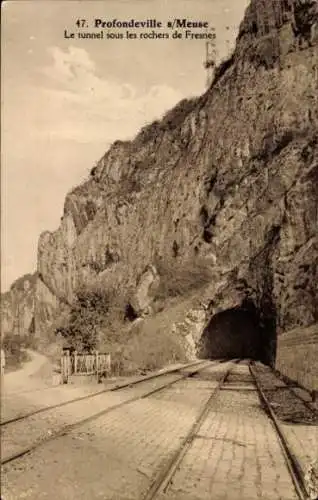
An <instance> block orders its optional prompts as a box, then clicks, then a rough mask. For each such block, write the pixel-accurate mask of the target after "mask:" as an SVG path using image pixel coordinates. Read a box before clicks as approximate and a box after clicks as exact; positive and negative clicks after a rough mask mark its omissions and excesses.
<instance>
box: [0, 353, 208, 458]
mask: <svg viewBox="0 0 318 500" xmlns="http://www.w3.org/2000/svg"><path fill="white" fill-rule="evenodd" d="M216 363H218V361H199V362H195V363H189V364H187V365H183V366H182V367H178V368H174V369H172V370H167V371H164V372H159V373H156V374H152V375H148V376H145V377H141V378H138V379H136V380H132V381H129V382H125V383H122V384H119V385H116V386H114V387H112V388H107V389H103V390H102V391H98V392H97V393H94V394H89V395H87V396H82V397H80V398H75V399H73V400H69V401H64V402H63V403H59V404H55V405H52V406H50V407H45V408H39V409H37V410H35V411H32V412H30V413H27V414H25V415H19V416H17V417H15V418H11V419H8V420H6V421H4V422H1V433H2V440H5V437H6V436H5V432H6V430H7V429H8V428H11V427H12V425H15V424H19V423H20V422H23V423H24V424H25V423H26V422H28V421H29V420H30V419H32V418H33V417H34V416H36V415H38V414H40V413H49V412H52V410H56V409H57V408H60V407H65V406H67V405H74V404H75V403H77V402H79V401H83V400H92V399H93V398H96V397H97V396H101V395H105V394H107V393H111V392H115V391H120V390H121V389H126V388H133V387H135V386H140V385H141V384H143V383H145V382H148V381H152V380H154V379H161V378H164V377H170V376H171V375H172V376H173V377H172V379H169V380H168V381H167V382H165V383H163V384H162V385H159V386H158V387H155V388H153V387H152V388H151V390H146V391H144V392H141V394H138V395H136V396H132V397H129V396H128V397H127V399H125V400H124V401H121V402H119V403H115V404H113V405H111V406H109V407H107V408H105V409H103V410H101V411H98V412H96V413H93V414H90V415H89V416H87V417H85V418H82V419H79V420H77V421H75V422H73V423H71V424H66V425H62V426H61V427H60V428H59V429H58V430H57V431H50V432H49V434H46V435H45V436H44V437H40V438H37V439H34V440H33V441H32V442H30V443H29V444H28V445H27V446H24V447H23V448H20V449H19V450H17V451H14V452H13V453H10V454H8V455H4V456H3V455H2V457H1V465H5V464H8V463H10V462H13V461H14V460H16V459H18V458H20V457H22V456H24V455H26V454H28V453H30V452H31V451H33V450H35V449H36V448H38V447H39V446H41V445H43V444H44V443H46V442H48V441H51V440H52V439H55V438H58V437H60V436H62V435H65V434H67V433H69V432H71V431H72V430H73V429H74V428H75V427H78V426H80V425H83V424H85V423H88V422H90V421H92V420H94V419H97V418H98V417H100V416H102V415H105V414H107V413H109V412H111V411H114V410H115V409H118V408H120V407H122V406H124V405H127V404H129V403H131V402H133V401H137V400H138V399H143V398H147V397H149V396H151V395H153V394H155V393H156V392H159V391H162V390H164V389H166V388H167V387H170V386H171V385H173V384H175V383H176V382H179V381H181V380H184V379H187V378H189V377H193V376H194V375H195V374H197V373H199V372H200V371H201V370H203V369H204V368H206V367H207V366H211V365H213V364H216ZM182 372H183V373H182Z"/></svg>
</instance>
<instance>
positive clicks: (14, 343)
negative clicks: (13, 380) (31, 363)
mask: <svg viewBox="0 0 318 500" xmlns="http://www.w3.org/2000/svg"><path fill="white" fill-rule="evenodd" d="M26 344H28V342H26V339H25V338H24V337H22V336H20V335H14V334H12V333H7V334H5V335H4V337H3V341H2V348H3V349H4V352H5V356H6V369H7V368H9V369H10V368H11V369H12V368H18V367H19V366H20V364H21V363H23V362H25V361H27V360H28V354H27V352H25V350H24V348H25V347H27V345H26Z"/></svg>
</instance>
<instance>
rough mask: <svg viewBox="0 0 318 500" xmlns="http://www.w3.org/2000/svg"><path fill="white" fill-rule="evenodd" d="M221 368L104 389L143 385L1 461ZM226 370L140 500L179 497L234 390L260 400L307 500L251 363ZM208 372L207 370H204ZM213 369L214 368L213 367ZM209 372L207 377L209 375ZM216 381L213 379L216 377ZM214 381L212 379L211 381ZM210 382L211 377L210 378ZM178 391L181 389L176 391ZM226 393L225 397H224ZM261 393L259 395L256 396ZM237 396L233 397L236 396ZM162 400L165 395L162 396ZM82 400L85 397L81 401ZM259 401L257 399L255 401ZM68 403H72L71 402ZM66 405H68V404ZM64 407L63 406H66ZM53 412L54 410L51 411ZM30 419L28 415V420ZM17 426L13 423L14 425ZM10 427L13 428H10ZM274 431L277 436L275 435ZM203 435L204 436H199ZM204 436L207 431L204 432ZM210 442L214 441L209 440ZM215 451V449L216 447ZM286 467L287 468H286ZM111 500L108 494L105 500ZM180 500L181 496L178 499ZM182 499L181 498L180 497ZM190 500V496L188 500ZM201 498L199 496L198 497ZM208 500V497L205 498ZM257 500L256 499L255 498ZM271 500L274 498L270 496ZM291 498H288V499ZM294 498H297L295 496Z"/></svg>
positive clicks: (185, 370)
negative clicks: (180, 484)
mask: <svg viewBox="0 0 318 500" xmlns="http://www.w3.org/2000/svg"><path fill="white" fill-rule="evenodd" d="M216 365H217V366H218V365H220V361H214V362H211V361H210V362H206V361H203V362H198V363H196V364H190V365H187V366H184V367H181V368H178V369H174V370H172V371H171V372H170V373H167V372H164V373H159V374H155V375H152V376H148V377H143V378H141V379H138V380H136V381H133V382H130V383H125V384H122V385H120V386H117V387H116V388H112V389H111V390H110V389H107V390H104V391H102V392H114V391H119V390H120V389H125V388H127V387H130V386H131V387H141V386H142V391H141V393H140V394H138V395H133V396H132V397H130V398H128V399H126V400H125V401H122V402H120V403H118V404H115V405H112V406H110V407H108V408H106V409H103V410H102V411H100V412H96V413H94V414H91V415H90V416H89V417H87V418H84V419H80V420H78V421H77V422H75V423H72V424H70V425H65V426H63V427H62V428H61V429H59V430H58V431H57V432H54V434H53V435H52V436H50V437H49V438H45V439H42V440H41V441H39V442H34V443H33V444H32V443H30V444H29V445H28V446H27V447H25V448H24V449H21V450H19V451H18V452H16V453H14V454H12V455H11V456H7V457H4V459H3V460H2V464H7V463H10V462H14V460H16V459H17V458H19V457H22V456H23V455H26V454H28V453H29V452H31V451H32V450H34V449H36V448H38V447H39V446H41V445H42V444H44V443H46V442H47V441H48V440H51V439H55V438H58V437H60V436H63V435H65V434H68V433H70V432H71V431H72V430H73V429H75V428H76V427H79V426H81V425H83V424H85V423H88V422H90V421H92V420H95V419H97V418H98V417H100V416H103V415H106V414H107V413H109V412H111V411H113V410H115V409H118V408H119V407H122V406H124V405H127V404H129V403H132V402H135V401H137V400H140V399H143V398H148V397H150V396H151V395H153V394H155V393H160V391H164V389H167V388H169V387H171V386H173V385H174V384H176V383H177V382H179V381H181V380H185V379H189V380H191V379H195V378H196V377H198V378H199V379H202V380H205V379H204V377H205V376H209V373H208V372H209V367H211V366H212V367H213V366H216ZM223 366H224V368H223V369H221V370H219V369H217V371H216V372H214V374H212V379H213V380H214V383H216V385H213V386H211V388H209V389H208V391H210V392H209V393H208V396H207V399H205V400H204V402H203V405H202V407H200V406H199V407H198V410H199V411H198V414H197V415H196V418H195V420H194V422H192V425H191V427H190V428H188V429H187V431H186V433H185V434H182V438H181V439H180V444H178V446H177V447H175V448H172V449H171V454H170V456H169V457H168V459H165V460H164V461H163V462H162V463H161V464H160V466H159V467H158V468H157V472H156V473H155V475H154V476H153V477H150V478H149V483H148V486H147V487H145V489H144V490H143V493H141V494H140V495H139V496H138V498H139V499H140V500H159V499H160V500H161V499H162V498H167V500H169V498H176V497H175V496H173V491H172V497H170V496H169V494H170V493H171V492H170V487H171V485H173V484H174V481H175V476H176V475H178V473H179V472H180V470H182V469H184V470H187V467H186V460H187V456H188V452H189V451H190V448H191V447H192V446H193V445H194V443H195V442H196V439H197V438H200V437H201V438H202V437H204V436H202V432H203V430H202V427H204V424H205V423H206V420H208V416H209V415H210V418H212V419H214V418H217V416H218V414H217V413H215V411H218V409H217V405H216V407H214V403H215V401H216V399H217V397H222V394H223V395H224V396H225V394H226V392H227V395H228V397H229V398H232V393H230V391H235V392H236V393H237V394H240V393H242V396H243V394H248V391H254V392H253V394H254V395H255V396H253V398H256V399H257V400H258V397H259V401H260V404H259V406H258V408H259V410H258V411H259V413H260V414H263V415H264V416H263V417H262V418H263V419H265V420H266V421H267V422H268V419H267V417H265V414H264V412H265V413H266V415H267V416H268V417H269V418H270V420H271V422H272V425H271V424H270V423H268V424H267V425H268V426H269V427H270V428H271V429H272V430H271V432H272V433H273V437H274V435H275V434H276V436H277V441H278V443H279V447H280V449H281V451H282V455H281V459H280V460H281V463H282V464H283V465H282V467H283V468H284V470H286V473H285V474H286V477H288V475H289V476H290V478H291V482H290V488H293V485H294V490H295V494H297V497H298V498H299V499H301V500H307V499H308V498H309V494H308V491H307V490H306V484H305V482H304V479H303V475H302V473H301V470H300V466H299V464H298V463H297V460H296V459H295V457H294V456H293V454H292V452H291V450H290V449H289V445H288V442H287V440H286V438H285V436H284V433H283V431H282V429H281V426H280V424H279V421H278V420H277V418H276V417H275V414H274V413H273V410H272V408H271V406H270V404H269V402H268V400H267V399H266V395H265V394H264V391H263V390H262V387H261V385H260V383H259V381H258V378H257V373H256V372H255V370H254V369H253V364H252V363H251V362H250V361H249V360H228V361H226V365H223ZM205 369H207V370H206V371H205ZM213 370H214V368H213ZM174 372H176V376H175V377H173V378H169V380H167V377H168V375H169V376H171V374H172V375H173V374H174ZM206 373H207V375H206ZM163 375H166V378H165V377H163V379H162V381H163V383H162V384H159V385H158V386H156V387H147V384H146V382H147V380H151V379H160V378H161V377H162V376H163ZM215 376H216V378H213V377H215ZM212 379H211V380H212ZM207 380H209V378H208V379H207ZM142 382H145V384H146V387H144V385H142ZM176 392H178V390H177V391H176ZM224 393H225V394H224ZM257 394H258V396H257ZM233 396H234V394H233ZM90 397H94V395H89V397H85V398H84V399H89V398H90ZM159 397H160V398H161V397H162V396H159ZM165 397H166V396H165ZM237 397H240V396H237ZM80 399H82V398H80ZM255 401H256V400H255ZM68 403H69V404H70V403H71V402H68ZM66 404H67V403H66ZM63 406H64V404H63ZM51 409H52V408H51ZM211 411H212V412H214V415H213V416H212V417H211V414H210V412H211ZM28 418H29V417H28V416H27V417H26V419H28ZM12 424H14V422H12ZM6 426H9V424H6ZM9 427H10V426H9ZM274 432H275V434H274ZM200 434H201V436H200ZM203 434H204V432H203ZM208 439H211V438H208ZM215 439H218V440H222V439H225V441H231V439H227V438H222V437H217V438H215ZM238 445H239V446H245V445H244V444H240V443H238ZM279 447H278V444H277V449H278V450H279ZM213 450H214V448H213ZM285 465H286V467H285ZM287 471H288V472H287ZM106 497H107V498H109V497H108V496H107V495H106V496H105V498H106ZM178 498H179V497H178ZM180 498H182V496H181V497H180ZM187 498H188V497H187ZM198 498H199V497H198ZM204 498H205V497H204ZM253 498H254V497H253ZM270 498H272V497H270ZM288 498H289V497H288ZM293 498H294V497H293Z"/></svg>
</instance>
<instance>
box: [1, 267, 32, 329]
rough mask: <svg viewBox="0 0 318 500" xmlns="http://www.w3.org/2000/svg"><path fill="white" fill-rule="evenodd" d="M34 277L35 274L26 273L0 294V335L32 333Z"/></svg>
mask: <svg viewBox="0 0 318 500" xmlns="http://www.w3.org/2000/svg"><path fill="white" fill-rule="evenodd" d="M36 279H37V277H36V274H26V275H24V276H22V277H21V278H19V279H17V280H16V281H15V282H14V283H12V285H11V287H10V290H9V291H8V292H6V293H4V294H2V296H1V336H3V335H5V334H7V333H11V334H12V333H13V334H14V335H21V336H28V335H33V334H34V332H35V324H34V309H35V290H36Z"/></svg>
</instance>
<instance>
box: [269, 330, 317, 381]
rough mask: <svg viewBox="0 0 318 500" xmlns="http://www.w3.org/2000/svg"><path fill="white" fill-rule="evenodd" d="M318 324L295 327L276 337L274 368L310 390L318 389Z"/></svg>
mask: <svg viewBox="0 0 318 500" xmlns="http://www.w3.org/2000/svg"><path fill="white" fill-rule="evenodd" d="M317 359H318V324H317V323H316V324H315V325H312V326H310V327H308V328H296V329H294V330H291V331H289V332H286V333H283V334H282V335H280V336H279V337H278V339H277V357H276V368H277V370H279V371H280V372H281V373H282V374H284V375H286V376H287V377H289V378H291V379H293V380H296V381H297V382H298V383H299V384H301V385H303V386H304V387H305V388H306V389H309V390H310V391H313V390H315V391H317V390H318V362H317Z"/></svg>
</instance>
